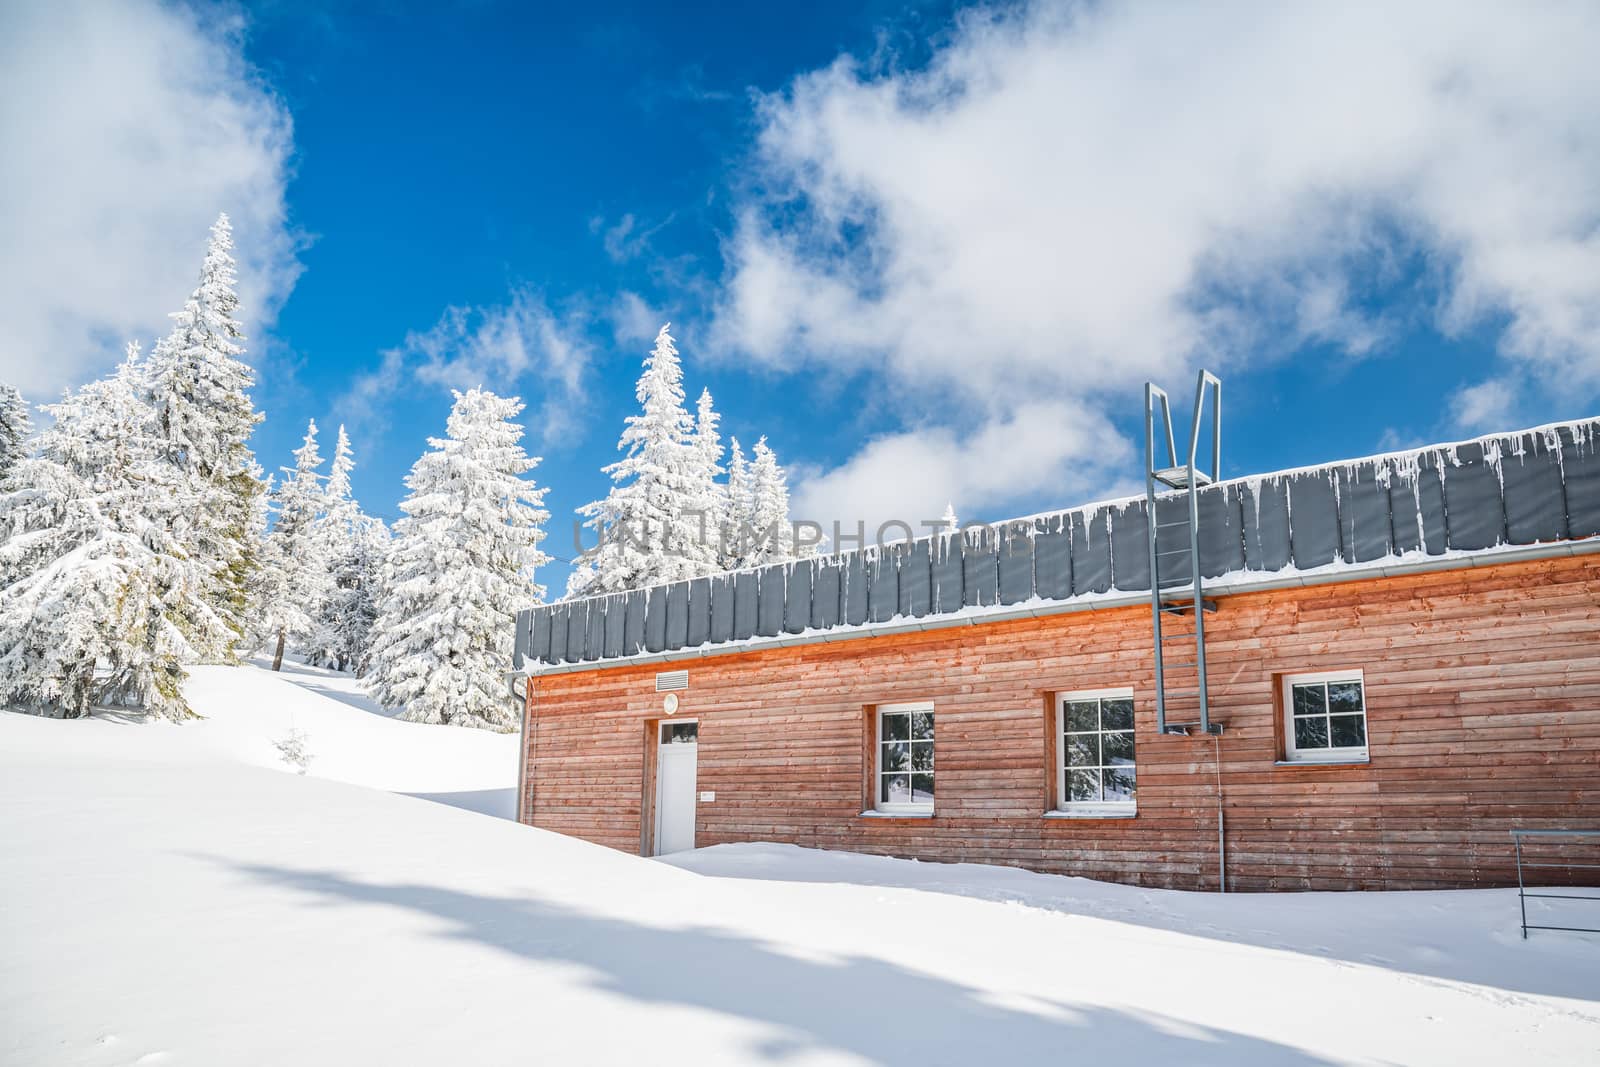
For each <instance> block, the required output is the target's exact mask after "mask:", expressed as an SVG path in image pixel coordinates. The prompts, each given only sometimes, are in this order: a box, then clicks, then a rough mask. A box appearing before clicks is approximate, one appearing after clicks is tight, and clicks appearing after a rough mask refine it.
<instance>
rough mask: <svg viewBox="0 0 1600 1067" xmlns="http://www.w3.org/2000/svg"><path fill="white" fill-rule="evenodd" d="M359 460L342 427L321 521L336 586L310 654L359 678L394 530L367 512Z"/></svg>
mask: <svg viewBox="0 0 1600 1067" xmlns="http://www.w3.org/2000/svg"><path fill="white" fill-rule="evenodd" d="M354 469H355V457H354V455H353V454H352V452H351V448H350V437H349V435H348V434H346V433H345V429H344V427H343V426H340V427H339V442H338V444H337V445H335V446H334V450H333V462H332V465H331V466H330V467H329V469H328V480H327V483H326V484H325V486H324V487H323V492H324V511H323V515H322V518H321V519H319V520H318V522H317V534H318V537H319V538H320V539H321V541H322V555H323V558H324V559H326V560H327V561H328V566H329V579H330V585H329V588H328V591H327V596H326V599H325V600H324V603H323V608H322V611H321V614H320V616H319V619H318V625H317V627H316V629H315V631H314V633H313V636H312V637H311V639H310V640H309V642H308V643H307V655H308V656H309V657H310V658H311V661H312V662H313V663H319V664H324V665H327V666H331V667H334V668H336V669H338V670H341V671H342V670H347V669H353V670H354V671H355V672H356V673H357V674H358V675H359V674H361V673H362V672H363V670H364V669H365V665H366V658H367V646H368V643H369V640H370V637H371V629H372V623H373V620H374V619H376V618H377V599H378V589H377V587H378V582H379V580H380V577H381V575H380V569H381V567H382V565H383V556H384V553H385V552H386V551H387V548H388V542H389V531H388V529H387V528H386V527H385V526H384V524H383V523H382V522H381V521H379V520H377V519H374V518H372V517H370V516H368V515H365V514H363V513H362V511H361V506H360V505H359V504H358V503H356V499H355V495H354V493H353V492H352V490H351V486H350V472H351V471H352V470H354Z"/></svg>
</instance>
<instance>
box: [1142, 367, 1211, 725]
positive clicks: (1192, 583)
mask: <svg viewBox="0 0 1600 1067" xmlns="http://www.w3.org/2000/svg"><path fill="white" fill-rule="evenodd" d="M1208 390H1209V391H1210V396H1211V469H1210V470H1209V471H1205V470H1201V469H1200V468H1199V467H1197V466H1196V465H1195V458H1196V454H1197V452H1198V450H1199V445H1200V417H1201V415H1202V414H1203V413H1204V409H1205V401H1206V395H1207V391H1208ZM1157 403H1159V404H1160V406H1161V421H1162V423H1163V427H1164V431H1165V437H1166V444H1167V459H1168V463H1167V464H1166V465H1165V466H1160V467H1158V466H1157V465H1156V428H1155V423H1156V405H1157ZM1144 455H1145V479H1144V494H1145V503H1146V505H1147V511H1146V514H1147V518H1148V521H1147V522H1146V529H1147V533H1148V540H1149V542H1150V617H1151V620H1152V622H1153V624H1154V630H1155V662H1156V729H1157V730H1158V731H1160V732H1161V733H1164V734H1188V733H1190V732H1192V731H1193V730H1196V729H1198V730H1199V732H1200V733H1202V734H1220V733H1221V732H1222V724H1221V723H1213V722H1212V721H1211V706H1210V701H1209V700H1208V699H1207V694H1206V622H1205V616H1206V613H1207V612H1213V611H1216V610H1217V604H1216V601H1214V600H1208V599H1206V596H1205V587H1204V584H1203V582H1202V580H1201V576H1200V532H1199V525H1200V504H1199V492H1200V490H1201V489H1202V488H1204V487H1205V486H1207V485H1210V484H1211V483H1213V482H1215V481H1216V480H1217V477H1218V475H1219V473H1220V471H1221V467H1222V382H1221V380H1219V379H1218V378H1217V376H1216V375H1214V374H1212V373H1211V372H1210V371H1205V370H1202V371H1201V372H1200V379H1199V382H1198V383H1197V384H1196V386H1195V393H1194V421H1193V423H1192V424H1191V425H1190V427H1189V458H1188V462H1187V463H1185V464H1182V465H1180V464H1179V463H1178V449H1177V444H1176V441H1175V439H1174V437H1173V433H1172V405H1171V403H1170V402H1169V401H1168V399H1167V394H1166V392H1165V391H1164V390H1162V389H1159V388H1157V387H1156V385H1155V384H1154V383H1151V382H1146V383H1145V387H1144ZM1158 486H1159V487H1160V488H1158ZM1179 493H1182V494H1183V495H1184V497H1185V498H1186V499H1184V500H1183V501H1182V503H1183V504H1186V505H1187V507H1174V506H1173V505H1174V504H1178V503H1179V498H1178V496H1177V494H1179ZM1158 501H1159V502H1160V503H1161V504H1164V505H1166V506H1162V507H1158ZM1174 513H1176V516H1174ZM1163 518H1165V519H1166V520H1167V521H1165V522H1163V521H1162V520H1163ZM1169 649H1170V650H1171V651H1172V652H1173V654H1174V655H1176V656H1177V657H1178V658H1176V659H1169V658H1168V650H1169ZM1191 650H1192V653H1193V654H1192V656H1191V655H1188V653H1189V652H1190V651H1191Z"/></svg>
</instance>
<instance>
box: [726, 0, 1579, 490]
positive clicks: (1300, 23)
mask: <svg viewBox="0 0 1600 1067" xmlns="http://www.w3.org/2000/svg"><path fill="white" fill-rule="evenodd" d="M1597 54H1600V8H1597V7H1596V6H1594V5H1592V4H1582V3H1568V4H1560V3H1553V4H1545V5H1537V6H1531V7H1519V8H1516V9H1511V8H1504V7H1495V6H1492V5H1471V4H1468V5H1462V4H1456V3H1412V4H1405V5H1380V4H1366V3H1353V4H1267V3H1255V4H1252V3H1232V4H1224V5H1205V6H1201V5H1183V4H1160V3H1126V4H1104V5H1099V4H1082V5H1079V4H1072V5H1065V4H1038V5H1035V6H1032V7H1028V8H1023V9H1020V10H1017V11H1013V12H1011V13H1010V14H1003V15H993V14H988V13H985V14H977V15H972V16H970V17H967V18H966V19H964V20H963V21H962V22H961V23H960V24H959V25H958V27H957V29H956V32H955V33H954V34H953V36H952V38H951V40H950V42H949V44H948V45H947V46H946V47H944V48H943V49H942V50H941V51H939V52H938V53H937V54H936V55H935V56H934V58H933V60H932V62H931V64H930V65H929V66H928V67H926V68H925V69H922V70H918V71H914V72H905V71H898V70H893V69H890V70H888V71H884V70H881V69H868V68H866V67H864V66H863V65H862V64H860V63H858V62H856V61H854V60H852V59H849V58H842V59H840V60H839V61H838V62H836V63H834V64H833V65H832V66H830V67H828V68H827V69H824V70H821V71H818V72H816V73H813V74H810V75H807V76H805V77H802V78H800V79H799V80H797V81H796V82H795V83H794V84H793V85H792V86H791V87H789V89H787V90H786V91H785V92H784V93H782V94H779V95H775V96H771V97H768V98H766V99H765V100H764V102H763V105H762V114H761V118H762V130H761V135H760V140H759V150H758V153H757V161H756V162H757V166H758V174H759V178H760V181H759V183H757V184H755V185H753V186H752V188H753V189H757V190H759V192H755V193H750V194H748V195H747V197H746V200H745V202H744V204H743V207H742V211H741V212H740V214H739V216H738V221H737V224H736V228H735V230H734V232H733V234H732V235H731V236H730V238H729V239H728V241H727V243H726V246H725V249H724V251H725V256H726V260H727V263H728V273H727V276H726V277H725V279H724V288H723V293H722V299H721V302H720V304H719V307H718V314H717V323H716V338H717V340H718V341H719V344H720V347H722V348H723V349H724V350H731V351H737V352H740V353H745V354H749V355H753V356H754V357H756V358H758V359H762V360H766V361H768V362H770V363H773V364H775V365H781V366H801V367H804V366H807V365H810V366H820V367H824V368H835V369H843V370H845V371H851V372H854V371H865V372H867V373H868V374H876V373H878V371H879V368H880V367H882V368H883V370H884V371H885V372H886V373H887V374H888V375H889V377H890V378H891V380H892V381H893V383H894V390H895V391H897V392H899V393H900V394H902V395H906V396H908V397H909V398H910V399H909V400H908V404H907V410H911V409H912V407H911V405H916V406H917V407H925V406H926V401H927V399H928V397H929V396H931V395H935V394H937V395H941V396H947V397H949V398H951V399H953V400H954V401H955V402H956V403H957V404H959V405H962V406H963V407H964V410H966V411H967V412H968V413H973V412H976V413H978V414H979V415H980V417H983V418H986V419H987V420H989V423H990V425H991V427H997V426H1003V425H1006V424H1007V420H1012V421H1014V420H1015V419H1016V417H1017V413H1018V412H1019V411H1020V410H1021V407H1020V405H1022V404H1023V403H1035V402H1038V401H1039V400H1041V399H1044V398H1048V399H1050V400H1052V401H1053V402H1061V403H1069V404H1071V403H1081V402H1084V401H1092V402H1103V401H1105V400H1106V398H1108V397H1112V396H1114V397H1116V398H1118V402H1126V408H1127V409H1129V410H1130V411H1131V410H1136V402H1135V401H1134V399H1133V398H1134V397H1136V395H1137V393H1136V389H1137V386H1138V383H1139V382H1141V381H1142V380H1144V379H1145V378H1147V377H1154V378H1156V379H1157V380H1160V381H1164V382H1167V383H1169V385H1171V386H1175V387H1180V388H1181V387H1182V384H1183V383H1184V381H1185V379H1186V378H1187V373H1186V372H1187V371H1188V370H1189V369H1191V368H1192V366H1193V365H1194V364H1195V363H1198V362H1205V363H1208V364H1210V365H1211V366H1213V367H1215V368H1218V369H1222V370H1224V371H1226V370H1228V369H1230V368H1237V367H1240V366H1243V365H1245V364H1247V363H1249V362H1252V361H1259V360H1261V359H1265V358H1271V357H1272V356H1274V355H1279V354H1282V353H1283V352H1285V351H1288V350H1290V349H1291V348H1293V347H1294V346H1295V345H1297V344H1300V343H1303V342H1319V343H1327V344H1333V345H1335V346H1338V347H1339V348H1341V349H1343V350H1344V351H1345V352H1346V353H1347V354H1348V355H1349V356H1351V357H1352V358H1354V357H1361V356H1365V355H1370V354H1372V353H1374V352H1376V351H1380V350H1381V349H1382V346H1383V344H1384V342H1385V339H1386V338H1387V337H1388V336H1389V335H1390V332H1391V329H1392V325H1393V324H1392V323H1391V322H1389V321H1388V320H1387V319H1385V318H1374V317H1373V316H1371V315H1370V314H1368V313H1367V312H1366V311H1364V310H1363V307H1362V301H1361V297H1362V296H1363V294H1370V293H1371V292H1372V290H1373V289H1374V287H1378V286H1384V285H1387V286H1391V287H1392V286H1395V285H1398V284H1400V283H1401V282H1402V281H1403V280H1405V279H1408V278H1410V277H1412V276H1413V275H1414V274H1415V273H1416V271H1415V269H1414V268H1415V264H1418V263H1421V264H1423V265H1424V269H1423V270H1422V272H1421V273H1422V274H1423V276H1424V279H1423V281H1422V282H1420V283H1418V289H1417V291H1416V292H1414V293H1412V294H1410V297H1411V299H1410V301H1409V304H1410V305H1411V306H1412V307H1414V309H1415V311H1414V313H1415V314H1417V315H1420V316H1424V317H1431V320H1432V321H1433V323H1434V324H1435V325H1436V327H1437V328H1438V329H1440V330H1441V331H1443V332H1445V333H1447V334H1454V333H1457V332H1459V331H1462V330H1465V329H1468V328H1471V327H1473V326H1475V325H1478V324H1481V323H1497V322H1502V321H1503V322H1504V323H1505V324H1506V326H1505V329H1504V332H1503V334H1502V335H1501V348H1502V351H1503V354H1504V357H1505V359H1506V361H1507V364H1508V369H1507V373H1508V374H1523V375H1528V376H1531V377H1533V378H1534V379H1537V380H1543V381H1547V382H1548V381H1556V380H1561V381H1564V382H1567V383H1569V385H1570V387H1577V388H1583V389H1588V390H1596V389H1600V226H1597V225H1596V220H1597V219H1600V183H1596V182H1595V180H1594V175H1595V174H1597V173H1600V107H1596V105H1595V101H1596V100H1600V64H1597V63H1595V62H1594V56H1595V55H1597ZM1408 264H1409V265H1411V269H1401V266H1403V265H1408ZM1407 303H1408V302H1406V301H1402V305H1401V307H1402V312H1404V307H1405V305H1406V304H1407ZM1486 399H1488V395H1487V394H1482V395H1480V396H1479V397H1478V401H1482V400H1486ZM1481 406H1482V405H1481V403H1479V402H1474V404H1470V405H1468V406H1467V407H1466V408H1463V409H1462V412H1461V414H1463V416H1464V415H1466V414H1471V413H1472V411H1473V410H1479V409H1481ZM940 433H945V434H947V435H948V431H938V430H922V431H917V435H918V436H920V437H921V438H923V439H925V440H928V441H929V442H931V443H932V444H934V445H935V446H937V445H938V443H939V436H938V435H939V434H940ZM891 440H893V439H891ZM885 447H886V446H884V445H883V444H882V443H881V442H874V443H873V444H872V445H869V446H867V449H866V450H864V451H863V453H862V454H861V455H860V456H858V457H856V459H855V460H852V461H851V463H850V464H848V465H846V467H845V468H843V469H842V470H841V471H838V472H831V473H829V474H827V475H825V476H823V477H822V478H820V479H819V480H818V481H817V482H816V483H815V486H814V487H808V489H807V492H808V493H809V492H821V491H822V489H824V488H837V489H838V490H839V491H840V492H841V493H844V492H845V491H846V490H850V492H851V493H852V494H855V493H856V489H855V487H857V486H859V484H860V481H859V479H860V478H861V477H862V476H864V472H866V471H868V470H871V469H874V467H873V462H872V457H873V456H874V455H876V454H878V453H879V452H881V451H883V450H884V448H885ZM875 450H876V451H875ZM985 458H986V457H984V456H981V455H980V454H978V453H972V454H971V455H970V456H969V457H968V458H966V459H965V460H960V459H959V458H958V460H957V465H958V466H959V467H960V468H961V470H960V472H959V473H955V474H946V475H942V476H941V477H943V478H945V479H946V480H947V481H950V482H952V486H953V487H952V488H950V489H948V490H947V489H946V488H943V487H940V488H937V489H930V492H929V493H928V494H927V495H928V498H929V500H933V499H937V500H939V501H942V500H943V499H944V496H945V495H946V493H947V492H949V493H952V494H953V495H956V496H957V498H958V499H959V497H960V494H959V493H958V492H956V491H955V487H956V486H958V484H959V483H967V484H974V485H977V484H983V483H984V482H985V480H986V479H987V477H988V475H987V472H984V471H982V470H981V469H978V468H977V465H978V464H979V463H980V462H982V461H983V460H984V459H985ZM885 473H886V476H887V471H886V472H885ZM1053 477H1054V472H1053V471H1052V470H1051V469H1050V468H1049V467H1048V466H1047V465H1045V466H1041V468H1040V469H1039V471H1038V472H1037V474H1036V475H1034V476H1033V477H1031V478H1030V477H1026V476H1022V477H1019V478H1017V479H1015V480H1014V483H1013V485H1014V488H1015V489H1016V490H1017V492H1018V497H1019V499H1020V498H1021V497H1022V496H1023V495H1026V492H1027V491H1048V492H1049V494H1050V495H1051V496H1052V497H1053V498H1056V499H1062V500H1065V497H1064V496H1063V495H1062V493H1061V492H1060V490H1059V489H1058V488H1057V486H1056V484H1055V483H1054V482H1053V480H1052V479H1053ZM878 488H879V489H880V490H882V491H891V490H893V491H898V490H897V489H896V488H895V487H893V486H889V485H883V484H880V485H879V486H878Z"/></svg>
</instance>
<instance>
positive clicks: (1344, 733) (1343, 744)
mask: <svg viewBox="0 0 1600 1067" xmlns="http://www.w3.org/2000/svg"><path fill="white" fill-rule="evenodd" d="M1329 721H1330V722H1332V723H1333V747H1334V748H1358V747H1360V746H1361V745H1364V744H1366V743H1367V720H1366V718H1365V716H1361V715H1335V716H1334V717H1333V718H1332V719H1330V720H1329Z"/></svg>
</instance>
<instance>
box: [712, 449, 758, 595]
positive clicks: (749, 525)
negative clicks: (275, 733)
mask: <svg viewBox="0 0 1600 1067" xmlns="http://www.w3.org/2000/svg"><path fill="white" fill-rule="evenodd" d="M728 443H729V447H728V483H727V485H725V486H723V489H722V501H723V512H722V546H721V547H722V558H721V560H720V562H721V566H722V569H723V570H733V569H735V568H736V567H742V566H743V565H744V560H745V556H747V555H748V554H749V553H750V552H751V551H752V550H753V549H754V541H755V534H754V530H755V508H754V505H753V501H752V499H751V496H750V464H749V462H748V461H747V460H746V459H745V458H744V449H743V448H741V447H740V446H739V439H738V438H737V437H732V438H729V439H728Z"/></svg>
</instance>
